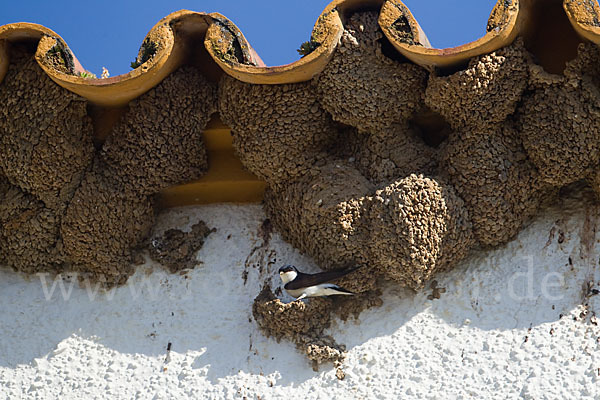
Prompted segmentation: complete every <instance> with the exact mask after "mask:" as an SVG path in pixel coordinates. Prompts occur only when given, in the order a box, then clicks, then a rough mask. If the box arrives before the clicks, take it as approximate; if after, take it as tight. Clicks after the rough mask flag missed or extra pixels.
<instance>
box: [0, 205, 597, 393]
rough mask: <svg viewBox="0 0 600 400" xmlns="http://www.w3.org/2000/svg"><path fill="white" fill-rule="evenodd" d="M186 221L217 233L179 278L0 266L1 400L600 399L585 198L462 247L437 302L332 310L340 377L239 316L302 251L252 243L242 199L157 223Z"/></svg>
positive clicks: (405, 296) (408, 297) (403, 298)
mask: <svg viewBox="0 0 600 400" xmlns="http://www.w3.org/2000/svg"><path fill="white" fill-rule="evenodd" d="M198 219H203V220H205V221H206V222H207V223H208V225H209V226H211V227H212V226H214V227H217V229H218V230H217V232H216V233H213V234H211V235H210V236H209V237H208V239H207V242H206V244H205V245H204V247H203V249H202V250H201V251H200V252H199V253H198V260H200V261H201V262H202V264H200V265H199V266H198V267H197V268H196V269H195V270H193V271H190V272H189V273H188V274H187V275H186V276H180V275H171V274H168V273H166V272H164V271H163V270H161V269H160V268H158V267H156V266H152V265H150V264H149V263H148V264H146V265H145V266H142V267H139V269H138V272H137V273H136V275H135V276H134V277H132V278H131V279H130V281H129V283H128V285H126V286H124V287H121V288H119V289H116V290H114V291H112V292H109V293H106V294H105V293H94V292H93V290H91V289H93V288H91V287H88V288H86V286H85V285H83V287H78V286H77V285H73V286H72V289H71V285H70V284H69V283H68V282H66V283H64V288H65V290H66V292H65V293H67V294H68V295H67V296H66V297H68V300H66V301H65V300H64V299H63V294H62V292H61V288H60V285H58V284H57V285H56V286H55V290H54V292H52V293H50V291H51V289H52V284H53V283H54V281H52V279H51V278H50V277H48V278H47V281H46V282H47V291H46V293H45V292H44V285H43V284H42V281H41V280H40V278H39V277H32V278H28V279H24V278H23V277H21V276H19V275H17V274H15V273H12V272H10V271H2V272H0V398H10V399H15V398H20V397H22V398H25V397H39V398H58V397H61V398H90V397H96V396H97V397H121V398H135V397H137V398H156V399H163V398H164V399H170V398H174V397H176V396H179V397H184V396H192V397H193V398H203V397H205V398H240V397H244V396H246V397H248V398H258V397H260V398H262V399H269V398H286V399H289V398H292V399H294V398H323V399H328V398H333V397H334V396H335V397H337V398H400V397H399V396H401V397H402V398H452V399H453V398H491V397H494V398H514V397H519V396H520V397H524V398H532V399H542V398H549V399H550V398H554V399H555V398H564V399H567V398H600V390H599V389H598V387H599V385H600V382H599V380H600V377H599V374H600V356H599V354H600V353H599V352H598V340H599V339H598V338H599V337H600V329H599V327H598V326H597V325H596V319H595V316H594V312H595V310H596V309H598V307H599V306H600V304H599V302H598V301H599V299H600V295H598V296H591V297H587V296H586V295H585V293H584V292H585V291H584V289H583V285H584V284H586V283H587V282H592V285H594V286H593V287H594V288H598V289H600V287H598V285H597V283H598V281H600V276H599V274H598V268H599V267H598V264H599V257H600V245H599V243H598V235H597V233H596V231H597V230H598V226H599V225H600V209H599V208H598V207H597V206H591V205H590V202H589V201H581V200H565V201H564V202H563V203H562V204H559V205H557V206H556V207H553V208H551V209H549V210H545V211H544V212H542V213H541V214H540V215H539V217H538V218H537V219H536V220H535V221H534V222H533V223H532V224H531V225H530V226H529V227H527V228H526V229H525V230H523V231H522V232H521V233H520V234H519V236H518V237H517V238H516V239H515V240H513V241H512V242H511V243H509V244H507V245H506V246H503V247H501V248H498V249H494V250H490V251H481V252H477V253H476V254H473V255H472V256H471V257H470V258H469V259H467V260H466V261H464V262H462V263H461V264H460V265H459V266H458V267H457V268H456V269H455V270H453V271H451V272H449V273H446V274H444V275H442V276H440V277H439V278H438V279H437V281H438V287H441V288H445V293H442V294H441V298H440V299H439V300H428V299H427V296H428V295H430V294H431V292H432V291H431V289H426V290H424V291H422V292H420V293H412V292H409V291H407V290H403V289H399V288H396V287H393V286H391V285H390V286H389V287H386V288H385V295H384V305H383V307H381V308H378V309H371V310H368V311H366V312H364V313H363V314H362V315H361V316H360V320H359V321H349V322H347V323H336V324H335V325H334V326H333V327H332V328H331V329H330V334H331V335H333V336H334V337H335V338H336V340H337V341H338V342H339V343H345V344H346V345H347V348H348V356H347V360H346V361H345V363H344V365H343V367H342V368H343V370H344V371H345V373H346V377H345V379H344V380H338V379H337V378H336V376H335V370H334V369H333V367H332V366H323V367H322V368H321V370H320V371H319V372H314V371H313V370H312V369H311V366H310V364H309V362H308V361H307V360H306V359H305V357H304V356H303V355H302V354H300V353H298V352H297V350H296V349H295V347H294V346H293V345H292V344H291V343H288V342H281V343H277V342H275V341H274V340H272V339H267V338H265V337H264V336H263V335H262V334H261V333H260V332H259V331H258V330H257V327H256V325H255V323H254V321H253V320H252V316H251V306H252V301H253V299H254V297H255V296H256V295H257V294H258V292H259V290H260V287H261V285H262V283H263V282H264V281H266V280H268V279H272V280H273V283H274V284H277V285H279V278H278V276H276V275H277V274H276V271H277V268H279V266H280V265H281V264H283V263H291V264H295V265H297V266H298V267H299V268H301V269H306V270H315V269H316V266H315V265H314V264H313V263H312V262H311V260H310V259H309V258H307V257H304V256H302V255H299V254H298V253H297V252H296V251H295V250H294V249H293V248H292V247H291V246H289V245H288V244H286V243H285V242H283V241H282V240H281V239H280V238H279V237H278V236H277V235H274V237H273V238H272V240H271V242H270V244H269V246H268V247H267V248H262V249H259V250H257V251H255V252H252V249H253V248H254V247H255V246H256V245H257V244H259V243H260V242H261V239H260V238H259V237H258V233H257V232H258V229H259V226H260V224H261V222H262V220H263V219H264V214H263V212H262V209H261V208H260V206H256V205H252V206H216V205H215V206H203V207H193V208H181V209H175V210H172V211H170V212H169V213H168V214H165V215H162V216H161V218H160V221H159V227H160V229H164V228H170V227H183V228H189V226H190V225H191V224H193V223H195V222H196V221H197V220H198ZM229 235H231V236H230V238H229V239H227V238H228V236H229ZM569 259H570V260H571V261H570V262H569ZM253 265H262V266H263V271H262V273H260V268H253V267H252V266H253ZM244 270H247V271H248V275H247V282H246V283H244V280H243V272H244ZM69 290H71V292H70V293H69ZM94 295H95V297H94ZM47 298H49V300H48V299H47ZM288 300H289V299H288ZM586 303H587V304H588V306H587V307H584V304H586ZM584 310H587V315H583V314H584ZM561 315H562V317H561ZM168 343H171V344H172V347H171V349H172V350H171V352H170V354H169V355H167V351H166V348H167V345H168Z"/></svg>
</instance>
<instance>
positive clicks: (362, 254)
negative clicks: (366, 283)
mask: <svg viewBox="0 0 600 400" xmlns="http://www.w3.org/2000/svg"><path fill="white" fill-rule="evenodd" d="M314 174H315V175H314V176H311V177H310V178H306V179H304V180H301V181H298V182H293V183H290V184H288V185H286V186H284V187H283V188H281V189H280V190H274V189H273V188H270V189H269V190H267V192H266V193H265V211H266V213H267V216H268V217H269V218H270V220H271V222H272V223H273V225H274V226H275V228H276V229H277V230H278V231H279V232H280V233H281V234H282V235H283V237H284V238H285V239H286V240H288V241H290V242H291V243H292V244H293V245H294V246H295V247H297V248H299V249H300V250H301V251H303V252H306V253H308V254H310V255H311V256H313V257H315V259H316V260H318V262H319V263H320V265H321V266H322V267H323V268H340V267H344V266H353V265H362V264H365V263H366V262H367V260H368V255H367V254H366V248H367V246H366V240H367V239H368V236H367V233H368V231H367V224H368V221H365V220H364V218H365V217H366V215H365V214H366V213H365V210H364V204H363V203H364V196H366V195H367V194H369V193H370V192H371V191H372V190H374V188H373V186H372V185H371V183H370V182H369V181H368V180H367V179H366V178H365V177H363V176H362V175H361V174H360V173H359V172H358V171H357V170H356V169H354V168H352V166H351V165H349V164H348V163H346V162H342V161H335V162H331V163H329V164H327V165H326V166H324V167H322V168H319V169H317V170H316V171H314Z"/></svg>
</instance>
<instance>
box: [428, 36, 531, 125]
mask: <svg viewBox="0 0 600 400" xmlns="http://www.w3.org/2000/svg"><path fill="white" fill-rule="evenodd" d="M528 61H529V55H528V53H527V51H526V50H525V48H524V46H523V41H522V40H517V41H516V42H514V43H513V44H512V45H510V46H508V47H505V48H502V49H500V50H497V51H495V52H493V53H490V54H485V55H481V56H478V57H474V58H472V59H471V61H469V65H468V67H467V68H466V69H464V70H462V71H459V72H456V73H454V74H452V75H450V76H438V75H436V74H432V75H430V76H429V82H428V84H427V90H426V92H425V103H426V104H427V106H429V108H431V109H432V110H434V111H436V112H438V113H440V114H441V115H442V116H444V118H445V119H446V121H448V123H450V125H451V126H452V128H454V129H461V128H465V127H469V128H471V129H474V128H479V129H481V128H482V127H484V126H489V125H495V124H498V123H500V122H502V121H504V120H505V119H506V117H508V116H509V115H511V114H512V113H513V112H514V111H515V108H516V106H517V103H518V101H519V100H520V99H521V94H522V93H523V91H524V90H525V88H526V86H527V76H528V68H527V63H528Z"/></svg>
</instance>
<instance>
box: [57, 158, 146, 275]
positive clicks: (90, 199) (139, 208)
mask: <svg viewBox="0 0 600 400" xmlns="http://www.w3.org/2000/svg"><path fill="white" fill-rule="evenodd" d="M103 172H104V170H102V168H101V167H97V168H94V170H92V171H90V173H88V174H87V175H86V177H85V179H84V180H83V182H82V184H81V187H80V188H79V189H78V190H77V192H76V193H75V197H74V198H73V201H72V202H71V204H70V206H69V208H68V209H67V213H66V214H65V217H64V219H63V222H62V226H61V234H62V238H63V243H64V252H65V254H66V256H67V257H68V259H69V261H70V262H71V263H73V264H74V265H73V266H74V268H75V269H76V270H78V271H82V272H85V273H87V274H88V275H89V277H90V278H92V279H94V280H96V281H99V282H105V283H106V284H107V285H114V284H123V283H125V282H126V281H127V278H128V277H129V276H130V275H131V274H132V273H133V266H132V265H131V261H132V257H131V248H132V247H135V246H136V245H137V244H138V243H140V242H141V241H142V240H143V239H144V238H145V237H146V236H147V235H148V234H149V233H150V229H151V228H152V225H153V223H154V209H153V204H152V201H151V200H150V199H149V198H148V197H147V196H140V195H138V194H136V193H132V192H129V191H127V190H126V188H125V187H124V186H123V185H121V184H120V183H119V182H118V181H115V180H114V179H113V178H112V177H111V176H106V175H104V174H103Z"/></svg>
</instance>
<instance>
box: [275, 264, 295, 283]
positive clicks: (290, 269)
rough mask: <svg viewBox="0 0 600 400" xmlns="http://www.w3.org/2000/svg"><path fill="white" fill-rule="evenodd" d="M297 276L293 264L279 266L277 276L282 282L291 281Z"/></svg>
mask: <svg viewBox="0 0 600 400" xmlns="http://www.w3.org/2000/svg"><path fill="white" fill-rule="evenodd" d="M297 276H298V270H297V269H296V267H294V266H293V265H284V266H283V267H281V268H279V277H280V278H281V280H282V281H283V284H286V283H288V282H291V281H293V280H294V279H296V277H297Z"/></svg>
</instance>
